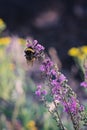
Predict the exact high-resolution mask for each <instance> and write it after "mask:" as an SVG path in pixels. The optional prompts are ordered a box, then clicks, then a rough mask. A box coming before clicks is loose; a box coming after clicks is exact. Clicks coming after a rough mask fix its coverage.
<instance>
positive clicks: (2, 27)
mask: <svg viewBox="0 0 87 130" xmlns="http://www.w3.org/2000/svg"><path fill="white" fill-rule="evenodd" d="M5 28H6V25H5V23H4V21H3V20H2V19H1V18H0V31H3V30H4V29H5Z"/></svg>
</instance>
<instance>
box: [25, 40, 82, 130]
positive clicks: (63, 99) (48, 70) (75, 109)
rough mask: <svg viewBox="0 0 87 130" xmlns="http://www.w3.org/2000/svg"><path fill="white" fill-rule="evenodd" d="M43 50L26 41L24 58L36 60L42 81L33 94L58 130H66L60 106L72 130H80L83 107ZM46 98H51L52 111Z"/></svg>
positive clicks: (37, 45) (35, 42)
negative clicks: (68, 118) (41, 103)
mask: <svg viewBox="0 0 87 130" xmlns="http://www.w3.org/2000/svg"><path fill="white" fill-rule="evenodd" d="M44 50H45V48H44V47H43V46H42V45H40V44H39V43H38V41H36V40H34V41H33V42H32V43H30V41H27V48H26V49H25V57H26V59H27V60H28V61H34V60H35V59H37V60H38V61H39V62H40V71H41V75H42V78H43V79H44V84H39V85H38V86H37V89H36V92H35V93H36V95H37V96H38V97H39V98H40V99H41V100H42V101H43V103H44V104H45V106H46V107H47V108H48V110H49V112H50V113H51V114H52V116H53V117H54V119H55V120H56V122H57V125H58V127H59V128H60V130H66V128H65V126H64V124H63V122H62V118H61V116H60V113H59V109H58V108H59V107H60V106H62V108H63V112H66V113H67V114H68V115H69V117H70V118H71V121H72V124H73V128H74V130H80V127H81V126H80V122H81V121H82V113H83V111H84V107H83V106H82V105H81V104H80V103H79V100H78V99H77V95H76V94H75V92H74V91H73V90H72V89H71V87H70V86H69V85H68V84H67V82H68V80H67V78H66V77H65V76H64V74H62V73H61V72H59V70H58V67H57V65H55V64H54V63H53V62H52V61H51V59H50V58H49V57H48V56H47V55H46V54H45V52H44ZM48 96H49V97H51V98H52V99H51V104H53V105H54V107H53V109H52V110H50V108H51V106H50V105H49V101H48V98H47V97H48Z"/></svg>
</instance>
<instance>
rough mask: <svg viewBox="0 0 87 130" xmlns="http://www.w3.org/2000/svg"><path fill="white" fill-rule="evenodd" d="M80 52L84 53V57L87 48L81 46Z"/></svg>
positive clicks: (86, 53)
mask: <svg viewBox="0 0 87 130" xmlns="http://www.w3.org/2000/svg"><path fill="white" fill-rule="evenodd" d="M81 51H82V52H83V53H84V55H87V46H82V47H81Z"/></svg>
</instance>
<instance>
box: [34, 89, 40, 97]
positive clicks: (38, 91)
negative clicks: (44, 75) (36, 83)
mask: <svg viewBox="0 0 87 130" xmlns="http://www.w3.org/2000/svg"><path fill="white" fill-rule="evenodd" d="M35 94H36V95H37V96H38V97H40V96H41V91H40V89H37V90H36V92H35Z"/></svg>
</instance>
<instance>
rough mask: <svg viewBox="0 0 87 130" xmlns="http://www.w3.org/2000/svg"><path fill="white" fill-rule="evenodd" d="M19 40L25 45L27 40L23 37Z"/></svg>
mask: <svg viewBox="0 0 87 130" xmlns="http://www.w3.org/2000/svg"><path fill="white" fill-rule="evenodd" d="M18 42H19V43H21V44H24V45H25V43H26V40H25V39H23V38H19V39H18Z"/></svg>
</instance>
